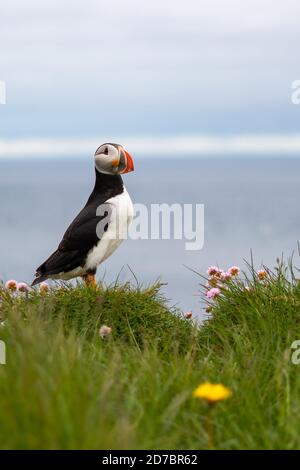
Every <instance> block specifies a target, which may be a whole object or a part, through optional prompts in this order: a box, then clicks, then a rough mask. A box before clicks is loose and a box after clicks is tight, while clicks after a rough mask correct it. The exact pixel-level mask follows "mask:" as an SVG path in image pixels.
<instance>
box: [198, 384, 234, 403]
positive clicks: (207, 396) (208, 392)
mask: <svg viewBox="0 0 300 470" xmlns="http://www.w3.org/2000/svg"><path fill="white" fill-rule="evenodd" d="M231 395H232V393H231V390H230V389H229V388H227V387H225V385H222V384H212V383H209V382H206V383H204V384H201V385H199V386H198V387H197V388H196V389H195V390H194V392H193V397H195V398H202V399H203V400H206V401H207V402H209V403H217V402H218V401H222V400H226V399H227V398H229V397H230V396H231Z"/></svg>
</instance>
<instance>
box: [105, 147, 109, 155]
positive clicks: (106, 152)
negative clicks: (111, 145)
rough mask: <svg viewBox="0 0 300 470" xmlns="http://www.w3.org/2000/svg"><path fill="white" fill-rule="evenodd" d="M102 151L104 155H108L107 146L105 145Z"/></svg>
mask: <svg viewBox="0 0 300 470" xmlns="http://www.w3.org/2000/svg"><path fill="white" fill-rule="evenodd" d="M104 153H105V155H108V148H107V147H105V150H104Z"/></svg>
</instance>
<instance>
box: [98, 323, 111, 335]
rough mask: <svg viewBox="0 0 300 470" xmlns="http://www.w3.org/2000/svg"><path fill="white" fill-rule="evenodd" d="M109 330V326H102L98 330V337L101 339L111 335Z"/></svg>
mask: <svg viewBox="0 0 300 470" xmlns="http://www.w3.org/2000/svg"><path fill="white" fill-rule="evenodd" d="M111 330H112V329H111V327H110V326H106V325H102V326H101V328H100V329H99V335H100V336H101V338H106V337H107V336H109V335H110V334H111Z"/></svg>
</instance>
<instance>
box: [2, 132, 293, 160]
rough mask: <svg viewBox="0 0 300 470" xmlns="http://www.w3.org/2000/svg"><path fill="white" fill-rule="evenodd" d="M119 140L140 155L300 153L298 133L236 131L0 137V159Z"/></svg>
mask: <svg viewBox="0 0 300 470" xmlns="http://www.w3.org/2000/svg"><path fill="white" fill-rule="evenodd" d="M109 141H111V142H113V141H116V142H118V141H122V144H123V145H124V147H126V148H127V149H128V150H129V151H130V152H132V153H135V154H137V153H140V154H142V156H144V157H150V156H158V157H161V156H164V155H166V156H167V157H174V158H179V157H181V156H182V157H188V156H190V157H204V156H222V155H224V156H237V157H238V156H245V155H246V156H251V155H252V156H255V155H266V156H280V155H292V156H300V133H293V134H236V135H230V136H224V135H222V136H220V135H204V134H203V135H195V134H191V135H188V134H182V135H176V136H135V137H134V136H127V137H126V136H125V137H121V138H113V139H107V138H106V139H105V138H103V137H90V138H89V137H86V138H84V137H83V138H78V137H74V138H73V137H59V138H47V137H28V138H19V139H13V138H12V139H1V138H0V158H3V157H4V158H8V157H9V158H20V157H21V158H28V157H31V158H39V157H41V158H43V157H51V156H52V157H55V156H57V157H63V156H64V157H72V156H73V157H82V156H83V155H85V154H94V152H95V150H96V148H98V147H99V145H101V143H102V142H109Z"/></svg>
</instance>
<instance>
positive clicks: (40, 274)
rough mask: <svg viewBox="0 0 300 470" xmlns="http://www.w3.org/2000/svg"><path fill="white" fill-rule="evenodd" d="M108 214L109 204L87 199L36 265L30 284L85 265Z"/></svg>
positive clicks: (106, 223)
mask: <svg viewBox="0 0 300 470" xmlns="http://www.w3.org/2000/svg"><path fill="white" fill-rule="evenodd" d="M97 214H101V215H97ZM109 216H110V213H109V205H108V204H105V205H101V204H100V205H99V200H98V201H97V200H95V201H93V202H91V203H89V202H88V203H87V205H86V206H85V207H84V208H83V209H82V211H81V212H80V213H79V214H78V216H77V217H76V218H75V219H74V221H73V222H72V223H71V225H70V226H69V227H68V229H67V230H66V232H65V234H64V236H63V239H62V241H61V242H60V244H59V246H58V249H57V250H56V251H55V252H54V253H53V254H52V255H51V256H50V257H49V258H48V259H47V260H46V261H45V262H44V263H43V264H41V266H39V267H38V269H37V271H36V279H35V280H34V281H33V283H32V285H33V286H34V285H35V284H38V283H40V282H42V281H43V280H45V279H47V278H48V277H49V276H51V275H55V274H59V273H61V272H65V273H67V272H69V271H72V270H73V269H75V268H77V267H79V266H84V264H85V259H86V256H87V253H88V252H89V251H90V250H91V249H92V248H93V247H94V246H96V245H97V243H98V242H99V240H100V239H101V234H103V233H104V232H105V231H106V230H107V228H108V224H109ZM101 221H102V223H101V224H99V222H101Z"/></svg>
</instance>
